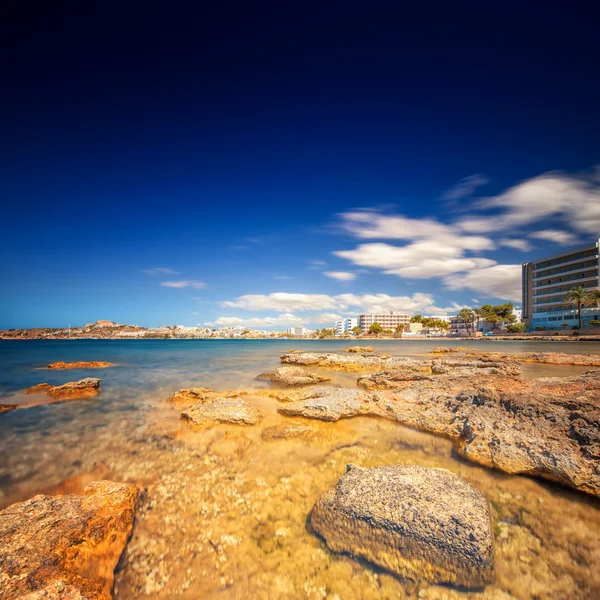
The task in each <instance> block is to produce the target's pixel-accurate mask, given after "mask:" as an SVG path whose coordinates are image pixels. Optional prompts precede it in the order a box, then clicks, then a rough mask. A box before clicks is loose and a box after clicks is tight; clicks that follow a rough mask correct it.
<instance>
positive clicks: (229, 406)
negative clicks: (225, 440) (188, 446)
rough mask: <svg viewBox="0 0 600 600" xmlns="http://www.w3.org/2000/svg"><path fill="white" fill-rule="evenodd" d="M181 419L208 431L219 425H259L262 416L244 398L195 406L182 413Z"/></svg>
mask: <svg viewBox="0 0 600 600" xmlns="http://www.w3.org/2000/svg"><path fill="white" fill-rule="evenodd" d="M181 418H182V419H183V420H185V421H189V422H190V423H191V424H192V425H193V426H194V427H195V428H197V429H208V428H209V427H214V426H215V425H218V424H219V423H230V424H233V425H258V423H260V421H261V419H262V414H261V412H260V411H259V410H258V409H257V408H254V407H253V406H250V404H248V402H247V401H246V400H244V399H242V398H217V399H216V400H211V401H209V402H198V403H197V404H194V406H191V407H190V408H188V409H186V410H184V411H183V412H182V413H181Z"/></svg>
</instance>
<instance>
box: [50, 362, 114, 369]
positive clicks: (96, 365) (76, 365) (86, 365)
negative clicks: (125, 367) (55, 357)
mask: <svg viewBox="0 0 600 600" xmlns="http://www.w3.org/2000/svg"><path fill="white" fill-rule="evenodd" d="M116 366H117V365H115V364H113V363H110V362H102V361H90V362H72V363H66V362H63V361H60V362H55V363H51V364H49V365H48V366H47V367H46V368H47V369H107V368H108V367H116Z"/></svg>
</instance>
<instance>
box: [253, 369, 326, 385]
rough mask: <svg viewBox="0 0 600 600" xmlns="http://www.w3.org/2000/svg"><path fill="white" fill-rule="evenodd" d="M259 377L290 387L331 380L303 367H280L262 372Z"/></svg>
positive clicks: (262, 379) (274, 383) (273, 383)
mask: <svg viewBox="0 0 600 600" xmlns="http://www.w3.org/2000/svg"><path fill="white" fill-rule="evenodd" d="M257 379H260V380H261V381H270V382H271V384H272V385H282V386H286V385H287V386H290V387H296V386H297V387H300V386H304V385H314V384H315V383H322V382H323V381H331V378H330V377H323V376H322V375H317V374H316V373H310V372H309V371H305V370H304V369H302V368H301V367H279V369H275V370H274V371H268V372H267V373H261V374H260V375H259V376H258V377H257Z"/></svg>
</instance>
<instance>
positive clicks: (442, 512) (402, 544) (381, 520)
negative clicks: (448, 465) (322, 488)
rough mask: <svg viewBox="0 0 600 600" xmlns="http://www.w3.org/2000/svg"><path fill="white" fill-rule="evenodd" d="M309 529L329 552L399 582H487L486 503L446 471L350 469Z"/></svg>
mask: <svg viewBox="0 0 600 600" xmlns="http://www.w3.org/2000/svg"><path fill="white" fill-rule="evenodd" d="M311 524H312V526H313V528H314V530H315V531H316V532H317V533H318V534H319V535H321V536H322V537H323V538H324V539H325V541H326V543H327V546H329V548H330V549H331V550H333V551H335V552H348V553H350V554H352V555H354V556H357V557H361V558H366V559H367V560H370V561H371V562H373V563H375V564H377V565H379V566H381V567H384V568H385V569H388V570H390V571H392V572H393V573H396V574H397V575H399V576H400V577H404V578H409V579H413V580H427V581H430V582H434V583H450V584H454V585H457V586H464V587H481V586H483V585H485V584H486V583H489V582H490V581H491V579H492V577H493V569H494V545H493V534H492V531H491V521H490V513H489V507H488V503H487V501H486V499H485V498H484V497H483V496H482V495H481V494H480V493H479V492H478V491H477V490H476V489H475V488H473V487H472V486H470V485H469V484H468V483H466V482H465V481H463V480H462V479H460V478H459V477H457V476H456V475H454V474H452V473H450V472H449V471H446V470H445V469H430V468H425V467H419V466H403V465H394V466H386V467H374V468H369V469H365V468H360V467H357V466H354V465H349V466H348V470H347V472H346V474H345V475H344V476H343V477H342V478H341V479H340V480H339V481H338V483H337V484H336V485H335V487H334V488H333V489H331V490H329V491H327V492H325V494H323V495H322V496H321V497H320V498H319V500H318V501H317V503H316V505H315V507H314V509H313V511H312V514H311Z"/></svg>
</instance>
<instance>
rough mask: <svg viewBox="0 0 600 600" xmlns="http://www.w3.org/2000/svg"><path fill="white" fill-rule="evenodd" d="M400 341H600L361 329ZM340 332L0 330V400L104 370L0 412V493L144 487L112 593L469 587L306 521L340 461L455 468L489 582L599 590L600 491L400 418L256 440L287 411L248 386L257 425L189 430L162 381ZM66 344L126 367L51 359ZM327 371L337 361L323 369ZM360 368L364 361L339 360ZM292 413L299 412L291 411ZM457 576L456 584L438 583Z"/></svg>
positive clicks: (7, 497) (407, 593) (399, 592)
mask: <svg viewBox="0 0 600 600" xmlns="http://www.w3.org/2000/svg"><path fill="white" fill-rule="evenodd" d="M369 343H373V344H374V345H375V346H376V348H377V349H378V350H381V351H383V352H387V353H389V354H393V355H400V354H404V355H412V356H417V357H421V358H423V359H424V358H426V356H427V354H428V353H429V352H430V351H431V349H432V348H433V347H434V346H437V345H447V346H452V345H468V346H469V347H472V348H477V349H482V350H497V351H508V352H511V351H560V352H571V353H589V352H593V353H600V344H595V343H560V342H534V343H528V342H489V341H474V342H469V343H468V344H467V343H465V342H464V341H458V342H452V341H440V340H427V341H388V342H369ZM346 345H348V342H337V341H294V340H276V341H275V340H274V341H267V340H259V341H250V340H235V341H222V340H215V341H212V340H198V341H197V340H164V341H162V340H148V341H137V340H135V341H111V340H72V341H65V340H56V341H53V340H43V341H42V340H40V341H0V402H5V403H9V402H17V403H18V402H20V401H22V396H21V395H20V393H19V392H20V390H22V389H23V388H26V387H29V386H31V385H35V384H37V383H41V382H44V381H46V382H48V383H51V384H60V383H64V382H66V381H73V380H76V379H80V378H83V377H88V376H90V377H100V378H101V379H102V384H101V390H102V391H101V393H100V395H99V396H98V397H97V398H95V399H88V400H82V401H69V402H63V403H57V404H50V405H45V406H36V407H32V408H28V409H23V410H19V411H15V412H11V413H5V414H3V415H0V456H1V457H2V460H1V461H0V506H5V505H6V504H8V503H11V502H14V501H19V500H23V499H25V498H28V497H31V496H32V495H33V494H35V493H39V492H40V491H52V488H53V487H54V486H57V485H59V484H60V483H61V482H62V481H64V480H65V479H67V478H72V480H71V486H70V487H69V488H68V489H69V490H77V489H78V486H79V487H81V486H83V485H85V484H86V483H87V482H88V481H91V480H93V479H97V478H110V479H113V480H116V481H127V482H131V483H136V484H138V485H140V486H141V487H143V488H144V489H145V493H144V495H143V497H142V500H141V502H140V506H139V509H138V513H137V518H136V525H135V529H134V533H133V536H132V539H131V541H130V543H129V545H128V547H127V549H126V551H125V554H124V557H123V560H122V562H121V565H120V567H119V571H118V573H117V578H116V586H115V596H116V597H117V598H124V599H128V598H173V597H181V598H198V597H211V598H212V597H215V598H249V597H253V598H269V599H270V598H296V597H297V598H331V599H333V598H343V599H346V598H388V597H389V598H417V597H419V598H443V597H447V598H462V597H464V598H466V597H468V596H467V595H466V594H463V593H461V592H456V591H448V590H446V589H443V588H438V587H435V586H428V585H426V584H421V585H420V586H419V585H418V584H410V583H407V582H401V581H399V580H398V579H396V578H394V577H392V576H390V575H387V574H385V573H382V572H380V571H379V570H378V569H376V568H374V567H372V566H370V565H367V564H364V563H362V562H358V561H355V560H353V559H351V558H350V557H347V556H343V555H335V554H332V553H330V552H329V551H328V550H327V548H326V546H325V545H324V544H323V543H322V541H321V540H319V539H318V538H317V537H316V536H314V535H313V534H312V533H311V532H310V531H309V528H307V525H306V519H307V516H308V514H309V512H310V509H311V508H312V506H313V505H314V502H315V501H316V499H317V498H318V496H319V495H320V494H321V493H322V492H323V491H325V490H326V489H327V488H328V487H330V486H331V485H333V484H334V483H335V481H337V479H338V478H339V477H340V476H341V475H342V474H343V472H344V470H345V465H346V464H347V463H348V462H353V463H356V464H361V465H365V466H371V465H373V466H374V465H382V464H394V463H403V464H421V465H425V466H436V467H444V468H447V469H449V470H451V471H453V472H455V473H457V474H458V475H460V476H461V477H463V478H465V479H466V480H468V481H469V482H471V483H472V484H473V485H474V486H475V487H477V488H478V489H480V490H481V491H482V493H484V494H485V495H486V496H487V497H488V498H489V500H490V501H491V502H492V506H493V508H494V528H495V534H496V548H497V559H496V572H497V577H496V582H495V583H494V584H493V585H491V586H488V588H486V591H485V593H484V595H483V596H481V597H482V598H487V597H489V598H497V599H500V598H503V599H508V598H519V599H523V600H525V599H527V598H531V597H534V596H535V597H537V598H540V599H541V598H592V597H600V568H599V567H600V543H599V541H598V540H599V538H600V535H599V534H600V510H599V508H600V503H598V501H596V500H594V499H591V498H588V497H586V496H584V495H582V494H577V493H574V492H570V491H568V490H565V489H563V488H560V487H558V486H554V485H552V484H549V483H542V482H539V481H536V480H533V479H528V478H524V477H508V476H504V475H502V474H500V473H497V472H494V471H490V470H488V469H484V468H480V467H477V466H475V465H472V464H469V463H466V462H465V461H463V460H462V459H460V458H459V457H457V455H456V453H455V451H454V449H453V444H452V443H451V442H450V441H449V440H445V439H442V438H439V437H435V436H431V435H428V434H426V433H422V432H416V431H412V430H410V429H407V428H404V427H402V426H400V425H398V424H397V423H393V422H389V421H384V420H379V419H371V418H356V419H350V420H347V421H342V422H339V423H335V424H328V423H319V422H314V421H303V422H304V423H305V424H307V425H308V426H310V427H311V428H312V429H313V430H314V434H315V435H314V439H312V440H310V441H299V440H279V441H269V442H267V441H264V440H262V438H261V432H262V431H263V430H264V429H265V428H266V427H269V426H271V425H276V424H280V423H282V422H285V421H286V417H282V416H280V415H279V414H278V413H277V412H276V408H277V404H276V402H275V401H274V400H272V399H269V398H264V397H261V396H254V395H250V396H249V397H248V398H249V401H251V402H252V403H253V404H255V405H257V406H258V407H259V408H260V409H261V411H262V412H263V414H264V415H265V416H264V420H263V422H262V423H261V425H260V426H258V427H248V428H243V427H235V426H219V427H215V428H213V429H211V430H209V431H206V432H192V431H190V430H189V429H187V428H186V426H185V424H184V423H182V422H181V421H180V419H179V411H178V410H176V409H174V408H173V407H171V406H170V405H168V404H167V403H166V402H165V401H166V399H167V398H168V397H169V396H170V395H171V394H172V393H173V392H175V391H176V390H178V389H180V388H185V387H193V386H202V387H209V388H212V389H216V390H227V389H253V388H256V389H264V388H265V387H266V386H265V384H264V383H262V382H258V381H256V380H255V379H254V378H255V376H256V375H257V374H258V373H260V372H262V371H265V370H269V369H272V368H275V367H277V366H278V365H279V360H278V357H279V355H280V354H282V353H283V352H285V351H287V350H289V349H292V348H295V349H306V350H320V351H323V350H327V351H339V350H341V349H342V348H343V347H345V346H346ZM59 360H64V361H67V362H68V361H75V360H81V361H88V360H106V361H111V362H114V363H117V364H118V367H116V368H111V369H99V370H82V371H46V370H41V367H43V366H44V365H46V364H48V363H50V362H55V361H59ZM581 370H582V369H576V368H573V367H549V366H546V365H528V366H527V367H526V369H525V372H526V373H525V376H527V377H538V376H544V375H550V374H560V375H569V374H572V373H576V372H579V371H581ZM330 374H331V372H330ZM333 376H334V383H335V384H343V385H354V382H355V380H356V377H357V375H356V374H344V373H340V374H334V375H333ZM297 420H298V419H297ZM448 594H451V595H448Z"/></svg>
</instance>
